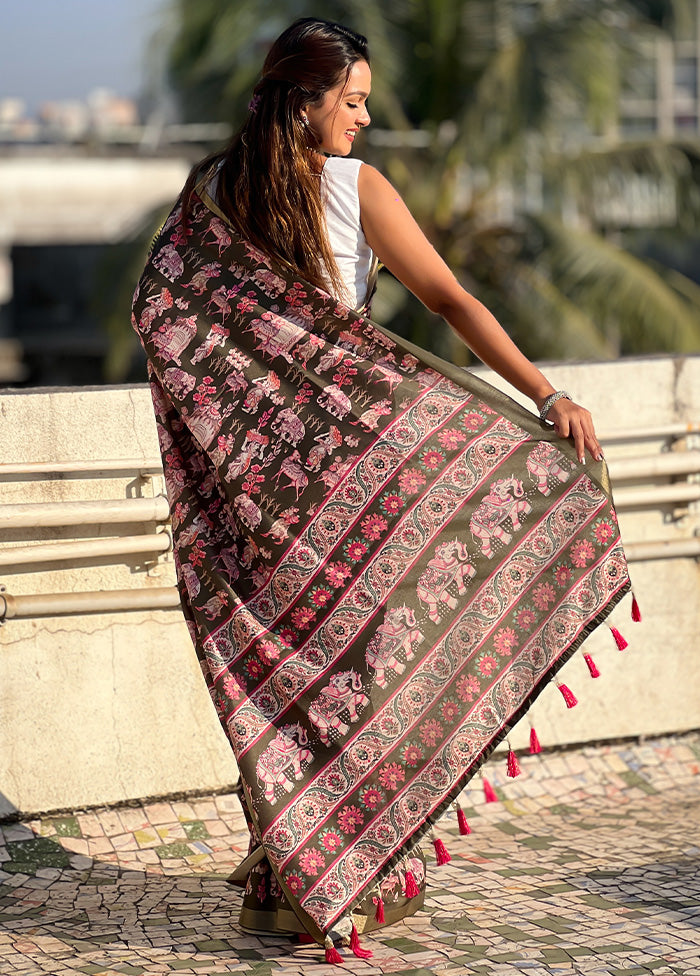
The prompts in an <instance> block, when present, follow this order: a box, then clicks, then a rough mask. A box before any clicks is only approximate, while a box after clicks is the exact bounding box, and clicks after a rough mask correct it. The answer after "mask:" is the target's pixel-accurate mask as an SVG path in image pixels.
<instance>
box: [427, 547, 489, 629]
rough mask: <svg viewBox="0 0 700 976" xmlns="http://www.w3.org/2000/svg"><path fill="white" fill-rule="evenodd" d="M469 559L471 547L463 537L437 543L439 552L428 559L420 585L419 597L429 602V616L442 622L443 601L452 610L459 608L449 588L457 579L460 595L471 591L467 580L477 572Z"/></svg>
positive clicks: (436, 551)
mask: <svg viewBox="0 0 700 976" xmlns="http://www.w3.org/2000/svg"><path fill="white" fill-rule="evenodd" d="M468 559H469V551H468V550H467V547H466V546H465V544H464V543H463V542H460V541H459V539H452V540H451V541H450V542H443V543H442V544H441V545H439V546H436V547H435V556H434V557H433V558H432V559H431V560H430V562H429V563H428V566H427V568H426V570H425V572H424V573H423V574H422V575H421V577H420V579H419V580H418V586H417V588H416V593H417V594H418V599H419V600H421V601H422V602H423V603H427V604H428V616H429V617H430V619H431V620H432V621H433V623H436V624H438V623H440V621H441V620H442V614H441V613H440V612H439V611H438V606H439V604H440V603H445V604H447V606H448V607H449V608H450V609H451V610H455V609H456V608H457V600H456V599H455V597H454V596H453V595H452V594H451V593H450V592H449V588H450V586H452V584H453V583H456V584H457V592H458V593H459V594H460V596H461V595H463V594H464V593H466V592H467V586H466V583H465V580H467V579H471V578H472V577H473V576H474V575H475V573H476V570H475V569H474V567H473V566H472V565H471V563H468V562H467V560H468Z"/></svg>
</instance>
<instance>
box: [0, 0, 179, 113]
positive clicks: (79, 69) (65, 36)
mask: <svg viewBox="0 0 700 976" xmlns="http://www.w3.org/2000/svg"><path fill="white" fill-rule="evenodd" d="M193 2H196V0H193ZM166 5H167V0H0V98H5V97H10V96H12V97H18V98H22V99H24V101H25V102H26V103H27V108H28V112H29V114H33V113H34V111H35V110H36V108H37V107H38V105H40V104H41V102H43V101H50V100H53V99H69V98H70V99H73V98H77V99H83V98H84V97H85V96H86V95H87V94H88V93H89V92H90V91H92V90H93V89H95V88H109V89H111V90H112V91H114V92H116V93H117V94H118V95H128V96H135V95H138V93H139V90H140V87H141V84H142V81H143V78H144V74H145V72H144V67H143V66H144V61H145V57H146V53H147V50H148V41H149V39H150V38H151V37H152V36H153V34H154V32H155V30H156V29H157V27H158V26H159V24H160V23H161V22H162V19H163V15H162V11H163V8H164V7H165V6H166Z"/></svg>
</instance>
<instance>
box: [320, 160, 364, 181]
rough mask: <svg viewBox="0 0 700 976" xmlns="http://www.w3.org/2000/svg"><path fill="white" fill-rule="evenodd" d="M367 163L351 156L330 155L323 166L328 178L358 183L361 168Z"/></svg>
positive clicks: (324, 173)
mask: <svg viewBox="0 0 700 976" xmlns="http://www.w3.org/2000/svg"><path fill="white" fill-rule="evenodd" d="M365 165H366V164H365V163H363V162H362V160H361V159H354V158H352V157H350V156H329V157H328V158H327V159H326V162H325V164H324V166H323V175H324V176H325V178H326V179H327V180H332V181H334V182H342V183H353V184H355V185H357V181H358V179H359V174H360V170H361V169H362V168H363V167H364V166H365Z"/></svg>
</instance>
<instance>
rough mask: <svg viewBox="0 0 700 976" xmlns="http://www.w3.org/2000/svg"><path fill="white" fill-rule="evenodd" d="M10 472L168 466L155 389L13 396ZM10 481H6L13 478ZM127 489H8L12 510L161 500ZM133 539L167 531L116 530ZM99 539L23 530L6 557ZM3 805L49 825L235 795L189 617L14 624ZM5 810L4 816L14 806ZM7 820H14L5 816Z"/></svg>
mask: <svg viewBox="0 0 700 976" xmlns="http://www.w3.org/2000/svg"><path fill="white" fill-rule="evenodd" d="M0 417H1V418H2V437H1V438H0V464H2V463H5V464H7V463H8V462H19V461H40V460H44V459H62V460H74V459H76V458H81V459H86V460H88V459H95V460H104V459H107V458H134V457H139V456H141V457H144V458H154V457H155V458H157V457H158V456H159V452H158V442H157V438H156V434H155V425H154V420H153V410H152V407H151V401H150V394H149V391H148V389H147V388H146V387H145V386H140V387H137V388H131V389H128V388H114V387H112V388H101V389H97V390H65V391H63V390H58V391H53V390H30V391H27V392H12V393H4V394H2V395H0ZM0 479H2V474H1V468H0ZM162 490H163V485H162V479H161V478H157V479H156V481H155V483H154V484H153V485H149V484H148V483H147V482H146V483H143V482H140V481H138V480H137V479H134V476H133V475H130V476H127V477H106V478H98V479H95V478H89V479H87V478H66V477H58V478H54V479H52V480H40V481H38V480H31V481H27V480H17V479H9V478H8V479H4V480H2V483H1V484H0V502H1V503H3V504H7V503H12V502H25V501H26V502H39V501H70V500H76V499H82V500H88V499H98V498H125V497H129V496H133V495H134V494H143V495H148V494H157V493H158V492H159V491H162ZM113 530H119V531H122V532H123V533H124V534H128V535H133V534H138V533H140V532H143V531H146V530H150V531H153V530H154V526H153V525H151V526H148V525H145V526H144V525H133V526H118V527H117V526H104V528H103V530H102V534H103V535H105V536H111V535H113V534H115V532H114V531H113ZM85 534H88V535H92V534H93V531H92V529H88V528H87V527H86V529H85V530H84V531H81V530H80V529H79V528H78V529H75V528H72V529H67V528H66V529H60V528H57V529H45V530H43V531H42V530H35V531H34V532H33V533H32V532H28V531H27V530H15V531H14V532H13V533H9V532H7V531H4V532H2V533H0V536H1V537H2V543H6V542H8V541H9V542H10V543H12V544H16V543H18V542H19V541H20V539H21V540H23V541H33V540H36V541H38V540H40V539H56V540H59V539H68V538H79V537H81V536H83V535H85ZM0 583H3V584H4V585H5V586H6V587H7V590H8V591H9V592H11V593H14V594H27V593H56V592H71V591H85V590H99V589H105V590H107V589H128V588H130V587H137V588H141V587H150V586H157V587H160V586H163V585H166V584H172V583H174V569H173V565H172V562H171V561H170V560H169V559H168V560H163V559H162V558H161V560H159V563H158V564H157V565H156V564H154V562H153V561H151V562H148V561H144V557H142V556H136V557H124V558H122V560H121V561H118V562H115V563H110V562H109V561H105V560H102V561H99V560H91V561H89V562H79V563H78V562H74V563H72V564H68V565H66V564H57V565H56V566H52V565H49V564H39V565H38V566H36V567H34V571H30V572H24V573H22V572H16V571H13V572H12V574H11V575H10V574H9V573H7V572H5V571H4V567H0ZM0 716H1V719H0V793H2V794H4V796H5V801H4V803H5V807H6V809H7V808H12V807H14V808H17V809H19V810H22V811H43V810H49V809H55V808H60V807H66V806H69V807H72V806H81V805H87V804H95V803H111V802H116V801H119V800H124V799H129V798H136V797H145V796H153V795H160V794H165V793H171V792H179V791H186V790H195V789H213V788H217V787H219V786H223V785H226V784H230V783H233V782H235V780H236V778H237V773H236V768H235V764H234V762H233V759H232V757H231V752H230V750H229V748H228V744H227V740H226V739H225V736H224V734H223V732H222V731H221V729H220V726H219V723H218V720H217V718H216V715H215V712H214V708H213V706H212V704H211V701H210V699H209V695H208V694H207V692H206V689H205V687H204V682H203V681H202V680H201V675H200V674H199V666H198V663H197V660H196V658H195V655H194V651H193V648H192V642H191V640H190V637H189V634H188V632H187V629H186V628H185V626H184V623H183V622H182V619H181V614H180V612H179V611H162V610H161V611H151V612H148V613H134V612H125V613H113V614H104V615H84V616H66V617H63V616H62V617H54V618H38V619H35V620H8V622H7V623H6V624H5V626H4V627H2V628H0ZM2 802H3V801H2V799H0V803H2ZM1 809H2V808H1V807H0V811H1Z"/></svg>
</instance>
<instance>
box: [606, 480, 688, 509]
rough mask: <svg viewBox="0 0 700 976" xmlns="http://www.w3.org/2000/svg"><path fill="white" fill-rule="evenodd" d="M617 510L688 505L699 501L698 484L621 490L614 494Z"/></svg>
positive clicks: (684, 483) (686, 483) (685, 483)
mask: <svg viewBox="0 0 700 976" xmlns="http://www.w3.org/2000/svg"><path fill="white" fill-rule="evenodd" d="M613 497H614V499H615V505H616V507H617V508H652V507H654V506H656V505H673V504H686V505H688V504H690V503H691V502H697V501H699V500H700V482H696V483H692V482H687V481H685V482H683V483H682V484H676V485H660V486H659V487H658V488H621V489H620V490H619V491H616V492H615V493H614V496H613Z"/></svg>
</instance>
